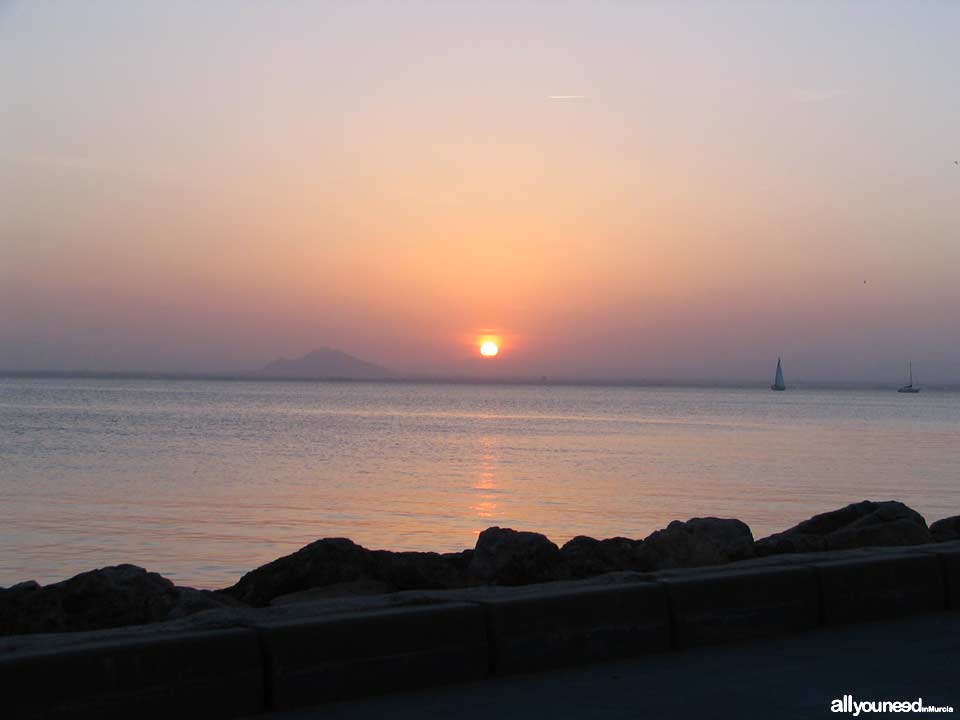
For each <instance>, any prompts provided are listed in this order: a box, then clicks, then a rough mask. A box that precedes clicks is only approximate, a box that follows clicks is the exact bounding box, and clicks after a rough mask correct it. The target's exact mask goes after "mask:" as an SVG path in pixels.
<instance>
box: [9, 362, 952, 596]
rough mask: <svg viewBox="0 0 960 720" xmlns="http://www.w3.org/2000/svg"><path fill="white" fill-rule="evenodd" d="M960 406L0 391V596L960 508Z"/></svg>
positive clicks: (82, 386) (847, 397) (264, 386)
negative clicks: (850, 506)
mask: <svg viewBox="0 0 960 720" xmlns="http://www.w3.org/2000/svg"><path fill="white" fill-rule="evenodd" d="M958 468H960V394H957V393H949V392H935V391H925V392H923V393H921V394H919V395H914V396H909V395H906V396H905V395H898V394H897V393H896V392H891V391H886V392H881V391H825V390H823V391H815V390H791V391H788V392H785V393H772V392H770V391H768V390H766V389H756V390H753V389H702V388H626V387H616V388H614V387H551V386H489V385H488V386H470V385H442V384H378V383H302V384H301V383H256V382H226V381H224V382H206V381H159V380H158V381H149V380H62V379H44V380H32V379H6V380H0V585H8V584H12V583H14V582H18V581H21V580H25V579H30V578H34V579H37V580H38V581H40V582H51V581H56V580H61V579H63V578H66V577H69V576H71V575H73V574H75V573H77V572H81V571H84V570H88V569H91V568H95V567H102V566H104V565H109V564H115V563H120V562H132V563H135V564H138V565H142V566H145V567H147V568H148V569H151V570H156V571H158V572H161V573H162V574H164V575H166V576H168V577H170V578H171V579H173V580H175V581H176V582H178V583H182V584H192V585H195V586H199V587H222V586H225V585H228V584H231V583H233V582H234V581H235V580H236V579H237V578H238V577H239V576H240V575H241V574H242V573H243V572H245V571H247V570H249V569H251V568H253V567H256V566H257V565H260V564H262V563H264V562H267V561H269V560H272V559H274V558H276V557H278V556H280V555H283V554H286V553H289V552H292V551H293V550H296V549H297V548H299V547H301V546H302V545H304V544H306V543H308V542H310V541H312V540H315V539H317V538H320V537H330V536H345V537H350V538H352V539H354V540H355V541H357V542H359V543H361V544H363V545H366V546H368V547H372V548H387V549H395V550H438V551H448V550H459V549H462V548H465V547H472V546H473V544H474V542H475V540H476V535H477V533H478V532H479V531H481V530H482V529H484V528H486V527H489V526H491V525H501V526H508V527H513V528H517V529H529V530H537V531H540V532H544V533H546V534H547V535H548V536H549V537H550V538H552V539H553V540H554V541H555V542H558V543H562V542H564V541H565V540H567V539H569V538H570V537H572V536H574V535H577V534H588V535H592V536H595V537H611V536H614V535H625V536H628V537H643V536H644V535H646V534H648V533H649V532H651V531H653V530H655V529H657V528H660V527H663V526H664V525H666V524H667V523H668V522H669V521H671V520H674V519H687V518H690V517H694V516H697V515H717V516H723V517H737V518H740V519H742V520H744V521H745V522H747V523H748V524H749V525H750V527H751V528H752V529H753V532H754V534H755V535H757V536H761V535H764V534H768V533H770V532H775V531H777V530H781V529H784V528H786V527H788V526H790V525H793V524H795V523H796V522H798V521H800V520H803V519H804V518H807V517H809V516H810V515H812V514H814V513H817V512H821V511H824V510H829V509H832V508H836V507H838V506H841V505H844V504H846V503H848V502H852V501H856V500H862V499H865V498H866V499H889V498H895V499H900V500H903V501H904V502H906V503H907V504H909V505H911V506H912V507H914V508H916V509H917V510H919V511H920V512H922V513H923V514H924V515H925V517H926V518H927V520H928V522H929V521H932V520H936V519H938V518H941V517H944V516H946V515H951V514H956V513H960V472H958Z"/></svg>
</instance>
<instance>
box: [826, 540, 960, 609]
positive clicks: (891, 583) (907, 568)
mask: <svg viewBox="0 0 960 720" xmlns="http://www.w3.org/2000/svg"><path fill="white" fill-rule="evenodd" d="M815 567H816V570H817V574H818V576H819V579H820V592H821V597H822V603H823V622H824V624H827V625H834V624H837V623H849V622H864V621H869V620H879V619H883V618H890V617H899V616H902V615H909V614H913V613H920V612H933V611H936V610H943V609H944V608H945V606H946V591H945V583H944V573H943V566H942V564H941V562H940V559H939V558H938V557H937V556H936V555H935V554H932V553H926V552H922V551H918V552H916V553H914V554H909V553H903V554H900V555H891V556H886V557H876V558H871V559H863V560H840V561H834V562H830V561H827V562H822V563H817V564H816V565H815Z"/></svg>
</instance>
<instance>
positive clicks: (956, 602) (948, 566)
mask: <svg viewBox="0 0 960 720" xmlns="http://www.w3.org/2000/svg"><path fill="white" fill-rule="evenodd" d="M918 550H922V551H923V552H925V553H928V554H930V555H934V556H936V557H937V558H938V559H939V560H940V567H941V569H942V570H943V581H944V596H945V604H946V607H947V609H948V610H960V542H958V541H954V542H945V543H941V544H939V545H924V546H923V547H922V548H918Z"/></svg>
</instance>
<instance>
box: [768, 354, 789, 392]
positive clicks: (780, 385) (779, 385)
mask: <svg viewBox="0 0 960 720" xmlns="http://www.w3.org/2000/svg"><path fill="white" fill-rule="evenodd" d="M770 387H771V388H773V389H774V390H785V389H786V387H787V386H786V384H784V382H783V366H782V365H781V364H780V358H777V374H776V377H774V379H773V385H771V386H770Z"/></svg>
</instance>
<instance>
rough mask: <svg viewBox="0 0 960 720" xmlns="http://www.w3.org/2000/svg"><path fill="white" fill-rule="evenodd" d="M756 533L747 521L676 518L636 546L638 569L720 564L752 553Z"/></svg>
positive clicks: (712, 518) (647, 569)
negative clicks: (753, 532) (752, 531)
mask: <svg viewBox="0 0 960 720" xmlns="http://www.w3.org/2000/svg"><path fill="white" fill-rule="evenodd" d="M752 544H753V534H752V533H751V532H750V528H749V527H747V525H746V523H743V522H741V521H740V520H733V519H725V518H714V517H706V518H693V519H691V520H687V521H686V522H680V521H679V520H674V521H673V522H672V523H670V524H669V525H667V527H666V528H664V529H663V530H657V531H656V532H654V533H653V534H652V535H650V536H649V537H647V538H645V539H644V540H643V542H642V544H641V545H640V546H639V547H638V548H637V551H636V554H637V564H638V567H637V569H639V570H641V571H649V570H666V569H669V568H683V567H700V566H703V565H720V564H722V563H727V562H731V561H733V560H742V559H744V558H748V557H751V556H752V555H753V551H752Z"/></svg>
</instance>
